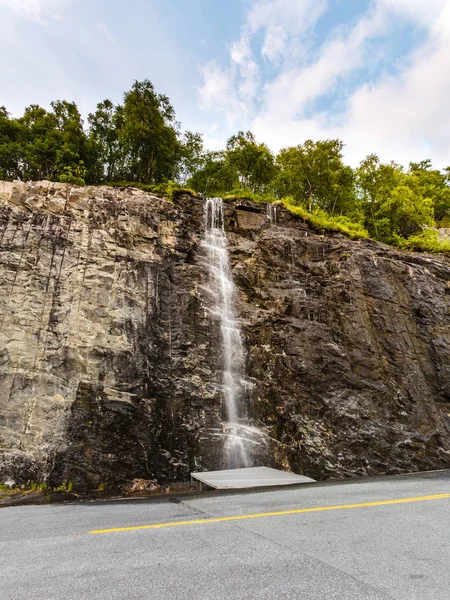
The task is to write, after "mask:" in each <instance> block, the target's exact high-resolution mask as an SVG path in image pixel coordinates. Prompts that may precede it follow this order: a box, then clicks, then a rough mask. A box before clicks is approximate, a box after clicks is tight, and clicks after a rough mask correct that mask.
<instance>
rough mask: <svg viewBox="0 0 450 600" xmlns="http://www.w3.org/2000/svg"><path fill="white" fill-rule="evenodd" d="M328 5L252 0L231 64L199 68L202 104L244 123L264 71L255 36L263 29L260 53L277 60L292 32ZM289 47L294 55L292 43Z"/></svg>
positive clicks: (320, 0)
mask: <svg viewBox="0 0 450 600" xmlns="http://www.w3.org/2000/svg"><path fill="white" fill-rule="evenodd" d="M326 6H327V0H302V1H301V2H299V1H294V2H293V1H292V0H253V1H252V3H251V5H250V12H249V14H248V17H247V19H246V22H245V23H244V25H243V27H242V31H241V36H240V38H239V40H237V41H236V42H234V43H233V44H232V45H231V46H230V48H229V57H230V64H229V66H225V67H224V66H221V65H218V64H217V63H216V62H214V61H212V62H210V63H208V64H206V65H204V66H203V67H202V68H201V69H200V71H201V74H202V77H203V85H202V86H201V87H200V88H199V90H198V92H199V98H200V106H201V107H202V108H205V109H208V110H211V111H214V110H215V111H217V112H223V113H224V115H225V119H226V122H227V124H228V125H229V126H230V127H232V126H236V127H237V126H241V125H242V123H244V122H245V121H246V120H248V119H250V118H251V117H252V116H254V114H255V109H256V101H257V97H258V95H259V93H260V90H261V73H260V68H259V66H258V63H257V61H256V60H255V57H254V56H253V53H252V49H251V40H252V37H253V36H254V35H255V34H256V33H257V32H258V31H260V30H263V32H264V43H263V45H262V48H261V55H262V56H263V57H264V58H266V59H269V60H272V61H277V60H279V59H280V58H281V57H282V56H283V55H284V53H285V52H286V49H287V47H288V46H289V45H290V44H289V42H290V41H292V36H295V35H296V36H298V35H300V34H303V33H305V32H306V31H308V30H309V29H310V28H311V27H312V26H313V25H314V24H315V23H316V22H317V20H318V19H319V18H320V16H321V15H322V14H323V12H324V11H325V9H326ZM295 42H296V43H297V42H298V39H297V38H296V39H295ZM290 51H291V54H292V55H294V52H293V48H292V45H290Z"/></svg>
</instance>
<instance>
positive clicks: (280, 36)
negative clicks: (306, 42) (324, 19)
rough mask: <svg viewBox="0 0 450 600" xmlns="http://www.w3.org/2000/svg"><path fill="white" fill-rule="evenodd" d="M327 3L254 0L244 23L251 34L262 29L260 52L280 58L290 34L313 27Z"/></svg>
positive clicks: (291, 0) (308, 0) (304, 0)
mask: <svg viewBox="0 0 450 600" xmlns="http://www.w3.org/2000/svg"><path fill="white" fill-rule="evenodd" d="M327 5H328V2H327V0H300V1H298V0H297V1H296V0H256V1H254V2H253V4H252V6H251V9H250V12H249V15H248V19H247V24H246V26H247V27H248V28H249V29H250V31H251V33H252V34H255V33H256V32H257V31H259V30H260V29H262V30H263V31H264V42H263V45H262V50H261V53H262V55H263V56H264V57H265V58H268V59H269V60H277V59H279V58H282V57H283V55H284V52H285V50H286V48H287V46H288V42H289V40H290V38H291V37H292V36H302V35H303V34H305V33H306V32H308V30H310V29H311V28H312V27H314V25H315V24H316V23H317V21H318V20H319V19H320V17H321V16H322V15H323V14H324V12H325V11H326V8H327ZM298 41H299V40H298V39H297V42H298Z"/></svg>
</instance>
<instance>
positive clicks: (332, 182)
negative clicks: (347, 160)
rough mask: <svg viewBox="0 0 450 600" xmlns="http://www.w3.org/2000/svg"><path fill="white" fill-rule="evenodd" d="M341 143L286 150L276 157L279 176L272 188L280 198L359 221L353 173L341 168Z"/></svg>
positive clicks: (314, 144)
mask: <svg viewBox="0 0 450 600" xmlns="http://www.w3.org/2000/svg"><path fill="white" fill-rule="evenodd" d="M343 147H344V144H343V143H342V142H341V141H340V140H324V141H318V142H313V141H312V140H307V141H306V142H305V143H304V144H301V145H299V146H295V147H293V148H285V149H283V150H281V151H280V153H279V154H278V156H277V159H276V163H277V167H278V174H277V176H276V178H275V181H274V184H273V187H274V190H275V193H276V194H277V195H278V196H279V197H284V196H292V197H293V198H294V199H295V201H296V202H297V203H298V204H301V205H303V206H305V207H306V208H308V210H312V209H313V208H314V207H318V208H321V209H323V210H325V211H327V212H328V213H330V214H331V215H335V214H336V215H347V216H351V217H352V218H360V217H361V214H360V210H359V205H358V200H357V197H356V195H355V189H354V173H353V170H352V169H351V167H348V166H346V165H344V163H343V160H342V150H343Z"/></svg>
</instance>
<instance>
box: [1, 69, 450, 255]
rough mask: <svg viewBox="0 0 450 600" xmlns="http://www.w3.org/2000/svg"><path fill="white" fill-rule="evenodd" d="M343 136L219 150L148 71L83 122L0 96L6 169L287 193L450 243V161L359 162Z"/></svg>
mask: <svg viewBox="0 0 450 600" xmlns="http://www.w3.org/2000/svg"><path fill="white" fill-rule="evenodd" d="M343 148H344V144H343V142H342V141H340V140H335V139H330V140H319V141H313V140H306V141H304V142H303V143H299V144H298V145H297V146H294V147H289V148H284V149H282V150H280V152H279V153H278V154H277V155H274V154H273V153H272V152H271V150H270V149H269V148H268V146H267V145H266V144H264V143H261V142H258V141H257V140H256V139H255V137H254V135H253V134H252V133H251V132H249V131H247V132H243V131H239V132H238V133H237V134H236V135H233V136H232V137H230V139H229V140H228V142H227V144H226V147H225V148H224V149H223V150H221V151H215V152H211V151H207V150H205V149H204V146H203V138H202V135H201V134H200V133H195V132H190V131H185V132H182V130H181V125H180V123H179V122H178V121H177V120H176V114H175V110H174V108H173V106H172V104H171V103H170V100H169V98H168V97H167V96H165V95H164V94H159V93H157V92H156V91H155V89H154V86H153V84H152V83H151V82H150V81H148V80H145V81H141V82H139V81H136V82H135V83H134V84H133V86H132V87H131V89H130V90H128V91H127V92H125V93H124V96H123V102H122V103H121V104H117V105H115V104H113V103H112V102H111V101H110V100H107V99H106V100H103V101H102V102H100V103H99V104H98V105H97V108H96V111H95V112H93V113H91V114H89V116H88V118H87V125H86V124H85V123H84V122H83V119H82V118H81V115H80V112H79V110H78V108H77V106H76V104H75V103H73V102H68V101H66V100H63V101H55V102H52V104H51V109H50V110H47V109H44V108H42V107H40V106H38V105H35V104H31V105H30V106H29V107H27V108H26V109H25V111H24V113H23V115H22V116H20V117H17V118H15V117H12V116H11V115H10V114H9V113H8V111H7V109H6V108H5V107H0V179H5V180H14V179H21V180H22V181H29V180H41V179H49V180H51V181H61V182H67V183H73V184H78V185H83V184H85V183H86V184H94V185H95V184H105V183H106V184H110V185H115V186H118V185H120V186H123V185H135V186H137V187H142V188H144V189H147V190H148V191H152V192H154V193H159V194H164V195H168V196H169V197H171V196H172V194H173V193H174V191H177V190H178V189H186V191H189V192H192V191H193V190H197V191H198V192H201V193H203V194H205V195H216V196H222V197H229V198H232V197H239V198H250V199H252V200H256V201H264V202H280V203H282V204H283V206H285V207H286V208H287V209H288V210H289V211H290V212H292V213H293V214H295V215H297V216H299V217H300V218H302V219H304V220H307V221H309V222H310V223H311V225H312V226H313V227H315V228H316V229H321V230H329V229H332V230H338V231H341V232H343V233H344V234H346V235H349V236H351V237H371V238H373V239H376V240H379V241H382V242H385V243H387V244H392V245H395V246H398V247H401V248H404V249H407V250H421V251H431V252H450V240H448V239H445V237H444V236H442V235H440V232H439V229H440V228H441V229H444V228H450V167H448V168H446V169H444V170H443V171H440V170H437V169H434V168H433V165H432V164H431V161H429V160H426V159H425V160H423V161H421V162H419V163H410V164H409V165H408V167H407V168H404V167H403V166H401V165H399V164H397V163H395V162H390V163H382V162H381V161H380V159H379V158H378V157H377V156H376V155H375V154H372V155H369V156H368V157H366V158H365V159H364V160H363V161H362V162H361V163H360V165H359V166H358V167H357V168H356V169H352V168H351V167H350V166H348V165H346V164H345V163H344V161H343Z"/></svg>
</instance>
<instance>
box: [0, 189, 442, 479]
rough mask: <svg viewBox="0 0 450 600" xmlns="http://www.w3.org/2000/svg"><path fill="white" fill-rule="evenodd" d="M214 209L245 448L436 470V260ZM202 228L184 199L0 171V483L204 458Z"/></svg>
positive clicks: (327, 464) (187, 463) (213, 430)
mask: <svg viewBox="0 0 450 600" xmlns="http://www.w3.org/2000/svg"><path fill="white" fill-rule="evenodd" d="M262 209H263V210H262ZM272 216H273V215H272ZM226 220H227V223H226V228H227V233H228V239H229V249H230V260H231V263H232V267H233V277H234V280H235V282H236V285H237V287H238V290H239V298H238V299H237V313H238V315H239V318H240V320H241V322H242V327H243V333H244V342H245V347H246V354H247V364H246V378H247V381H248V386H247V387H246V389H247V398H246V401H247V402H248V405H249V411H250V413H251V414H252V415H253V419H254V421H255V424H257V425H258V426H259V427H260V428H261V430H262V431H263V432H264V433H265V435H266V439H267V440H268V449H267V452H266V453H265V454H264V456H263V457H261V460H262V461H264V462H265V463H270V464H274V465H280V466H285V467H289V468H291V469H293V470H295V471H297V472H302V473H305V474H306V475H310V476H312V477H315V478H325V477H330V476H351V475H365V474H374V473H395V472H402V471H406V470H419V469H428V468H439V467H444V466H450V429H449V423H450V419H449V413H450V404H449V403H450V263H449V261H448V259H446V258H445V257H439V256H430V255H419V254H409V253H404V252H399V251H395V250H393V249H391V248H388V247H386V246H383V245H381V244H378V243H375V242H370V241H352V240H349V239H347V238H345V237H343V236H341V235H339V234H329V235H326V236H323V235H319V234H318V233H315V232H314V231H312V230H310V229H309V228H308V227H307V225H306V224H304V223H303V222H301V221H299V220H296V219H294V218H293V217H292V216H291V215H289V214H288V213H287V212H286V211H284V210H282V209H281V208H279V209H278V210H277V215H276V222H273V221H274V219H273V218H272V222H271V221H270V220H269V219H268V218H267V217H266V213H265V207H264V206H261V205H256V204H251V203H248V202H242V203H238V202H230V203H227V205H226ZM202 231H203V201H202V200H201V199H199V198H194V197H191V196H187V195H179V196H178V197H176V198H175V200H174V202H173V203H170V202H168V201H166V200H163V199H161V198H158V197H156V196H152V195H150V194H148V193H145V192H142V191H140V190H137V189H132V188H126V189H112V188H108V187H81V188H80V187H72V186H69V185H66V184H57V183H49V182H37V183H28V184H23V183H0V290H1V294H0V480H1V479H2V478H3V479H6V478H8V479H14V480H15V481H17V482H22V481H26V480H34V481H44V480H45V481H47V482H49V483H51V484H53V485H57V484H59V483H61V482H62V481H64V480H70V481H72V482H73V485H74V488H77V489H85V490H86V489H95V488H96V487H98V486H99V485H100V484H106V485H109V486H118V485H120V484H122V483H123V482H126V481H130V480H133V479H142V480H152V481H153V480H155V481H159V482H167V481H176V480H184V479H186V478H187V477H188V474H189V472H190V471H191V470H193V469H201V468H218V467H220V466H222V465H221V461H222V444H223V423H222V416H223V414H222V411H223V407H222V394H221V385H220V382H221V374H220V364H221V356H220V352H221V344H220V329H219V324H218V323H217V320H216V319H215V317H214V314H212V312H211V311H210V310H209V308H210V302H211V299H210V298H209V296H208V291H207V283H208V271H207V268H206V267H205V265H204V262H203V261H202V254H201V248H200V240H201V236H202Z"/></svg>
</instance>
